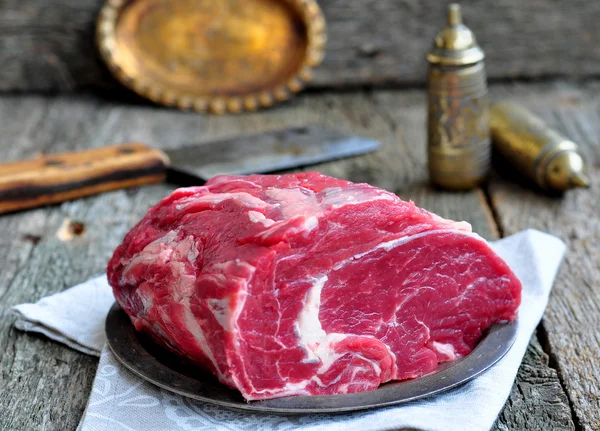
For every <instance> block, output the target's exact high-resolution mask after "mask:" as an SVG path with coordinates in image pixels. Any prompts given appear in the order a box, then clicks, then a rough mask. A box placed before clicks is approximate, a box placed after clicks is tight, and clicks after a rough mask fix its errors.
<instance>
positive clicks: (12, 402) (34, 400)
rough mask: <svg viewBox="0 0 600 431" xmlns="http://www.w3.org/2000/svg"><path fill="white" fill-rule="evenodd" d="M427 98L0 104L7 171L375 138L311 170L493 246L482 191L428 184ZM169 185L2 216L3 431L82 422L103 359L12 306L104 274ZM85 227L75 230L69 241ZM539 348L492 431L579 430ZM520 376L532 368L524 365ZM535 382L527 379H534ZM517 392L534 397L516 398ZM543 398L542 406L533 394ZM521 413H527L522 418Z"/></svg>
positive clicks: (8, 100) (28, 100)
mask: <svg viewBox="0 0 600 431" xmlns="http://www.w3.org/2000/svg"><path fill="white" fill-rule="evenodd" d="M424 119H425V97H424V93H423V92H422V91H407V92H397V91H394V92H390V91H382V92H376V93H362V92H359V93H347V94H323V95H304V96H302V97H300V98H298V99H296V100H295V101H294V102H292V103H289V104H286V105H282V106H281V107H280V108H278V109H274V110H271V111H268V112H264V113H252V114H247V115H243V116H225V117H209V118H207V117H201V116H198V115H196V114H192V113H178V112H175V111H170V110H165V109H158V108H153V107H131V106H125V105H117V104H113V103H109V102H103V101H98V100H96V99H92V98H90V97H84V96H77V97H58V98H46V97H40V96H28V97H18V96H10V97H9V96H5V97H0V129H1V130H2V131H3V133H4V134H6V135H5V136H6V139H7V141H8V142H16V143H17V145H12V146H9V147H2V148H0V154H1V155H2V157H3V160H5V161H11V160H18V159H21V158H24V157H33V156H34V155H35V154H37V153H38V152H42V153H44V154H53V153H59V152H65V151H73V150H75V149H83V148H84V147H87V148H98V147H100V146H102V145H104V144H105V143H106V142H120V141H130V140H131V141H142V142H145V143H148V144H149V145H151V146H156V147H163V148H167V147H171V148H173V147H177V146H180V145H185V144H190V143H193V142H197V141H199V140H212V139H216V138H222V137H227V136H231V135H234V134H242V133H243V134H248V133H253V132H259V131H264V130H274V129H281V128H283V127H292V126H299V125H304V124H307V123H321V124H324V125H326V126H330V127H333V128H336V129H340V130H342V131H345V132H356V133H360V134H363V135H366V136H371V137H373V138H376V139H379V140H380V141H381V142H382V144H383V150H382V151H380V152H378V153H374V154H370V155H366V156H363V157H358V158H354V159H347V160H342V161H338V162H333V163H327V164H323V165H320V166H316V167H314V168H312V169H314V170H320V171H322V172H323V173H326V174H330V175H335V176H339V177H342V178H347V179H350V180H353V181H368V182H370V183H372V184H374V185H377V186H380V187H384V188H387V189H389V190H392V191H395V192H397V193H398V194H399V195H401V196H402V197H404V198H411V199H413V200H414V201H415V202H416V203H417V204H419V205H422V206H424V207H426V208H429V209H430V210H432V211H435V212H437V213H438V214H440V215H442V216H445V217H451V218H454V219H458V220H462V219H466V220H468V221H470V222H471V223H472V224H473V226H474V228H475V230H477V231H478V232H479V233H481V234H482V235H483V236H484V237H486V238H490V239H493V238H496V237H497V234H498V233H497V229H496V227H495V225H494V221H493V217H492V216H491V213H490V212H489V209H488V208H486V206H485V202H486V201H485V196H484V195H483V194H482V193H481V192H480V191H473V192H465V193H448V192H440V191H436V190H433V189H431V188H430V186H429V185H428V184H427V174H426V161H425V154H426V152H425V146H424V141H425V128H424ZM173 187H174V186H169V185H155V186H148V187H144V188H140V189H131V190H128V191H116V192H110V193H106V194H103V195H100V196H97V197H91V198H86V199H82V200H79V201H74V202H69V203H64V204H62V205H60V206H53V207H49V208H45V209H36V210H33V211H28V212H25V213H23V214H18V215H5V216H2V217H0V259H2V261H3V262H5V265H4V266H3V269H2V271H0V351H2V352H3V355H2V356H1V357H0V411H2V412H8V413H7V414H2V415H0V429H2V430H22V429H27V430H38V429H48V430H54V429H56V430H68V429H74V428H75V426H76V424H77V423H78V421H79V418H80V417H81V414H82V412H83V409H84V408H85V403H86V400H87V396H88V393H89V390H90V385H91V382H92V379H93V375H94V372H95V367H96V359H94V358H90V357H87V356H85V355H82V354H80V353H77V352H75V351H72V350H70V349H68V348H66V347H64V346H62V345H59V344H57V343H54V342H51V341H49V340H46V339H44V338H42V337H37V336H34V335H29V334H25V333H21V332H18V331H16V330H14V329H13V328H12V322H13V320H14V318H13V317H12V316H10V315H9V314H8V313H7V310H8V308H9V307H10V306H12V305H14V304H17V303H21V302H27V301H36V300H38V299H39V298H40V297H42V296H45V295H47V294H50V293H53V292H58V291H61V290H63V289H65V288H67V287H69V286H71V285H73V284H76V283H78V282H81V281H84V280H86V279H87V278H88V277H90V276H91V275H93V274H97V273H99V272H101V271H103V269H104V266H105V264H106V262H107V260H108V258H109V257H110V254H111V252H112V250H113V248H114V247H115V246H116V245H117V244H118V243H119V242H120V240H121V238H122V237H123V235H124V234H125V233H126V231H127V230H128V229H129V228H130V227H131V226H132V225H133V224H134V223H135V222H136V221H137V220H138V219H139V218H140V217H141V216H142V214H143V213H144V212H145V211H146V210H147V208H148V207H149V206H150V205H152V204H154V203H155V202H156V201H158V200H159V199H160V198H161V197H162V196H164V195H166V194H167V193H168V192H169V191H170V190H171V189H172V188H173ZM74 222H77V223H82V224H83V225H84V226H85V230H84V233H83V234H81V235H71V236H69V239H70V240H61V239H60V238H64V236H62V235H60V238H59V236H57V232H58V231H61V226H64V225H65V224H67V225H68V224H69V223H74ZM76 231H79V232H81V229H73V232H76ZM543 357H544V356H543V353H542V352H540V350H539V346H538V345H537V344H535V339H534V344H533V345H532V347H530V349H529V350H528V353H527V358H529V359H527V361H528V362H526V366H528V367H529V368H528V369H527V370H526V371H525V372H524V373H523V367H522V373H521V374H520V375H519V378H518V380H517V386H515V390H514V391H513V392H514V394H513V396H512V397H511V401H510V402H509V404H508V405H507V407H506V408H505V410H504V413H503V414H502V416H501V417H500V418H499V420H498V422H497V424H496V426H495V429H497V430H519V429H522V424H523V421H524V420H527V421H528V422H527V423H528V424H529V423H534V424H539V425H538V428H537V429H544V428H543V427H546V428H545V429H565V430H571V429H573V423H572V422H570V412H569V407H568V405H567V404H565V403H564V399H565V395H564V392H563V391H562V388H561V387H560V384H559V381H558V379H557V377H556V374H555V372H554V371H553V370H552V368H550V367H549V366H548V364H547V363H546V362H545V361H544V360H543V359H540V358H543ZM524 366H525V365H524ZM532 375H533V376H534V377H531V376H532ZM522 390H527V391H528V392H526V393H527V395H526V396H525V395H523V396H521V392H520V391H522ZM538 392H539V393H540V395H539V396H538V395H537V393H538ZM523 412H526V415H525V413H523Z"/></svg>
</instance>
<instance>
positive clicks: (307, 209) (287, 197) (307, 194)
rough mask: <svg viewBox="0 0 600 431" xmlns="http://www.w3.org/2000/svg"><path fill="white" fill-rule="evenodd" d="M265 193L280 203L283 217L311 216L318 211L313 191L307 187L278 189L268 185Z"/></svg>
mask: <svg viewBox="0 0 600 431" xmlns="http://www.w3.org/2000/svg"><path fill="white" fill-rule="evenodd" d="M265 193H266V195H267V196H268V197H269V198H270V199H272V200H274V201H276V202H278V203H280V204H281V207H280V208H281V211H282V214H283V217H284V218H286V219H289V218H293V217H297V216H301V215H303V216H311V215H315V214H317V213H319V212H320V208H319V203H318V202H317V199H316V197H315V193H314V192H313V191H312V190H308V189H298V188H294V189H278V188H275V187H270V188H268V189H267V190H266V191H265Z"/></svg>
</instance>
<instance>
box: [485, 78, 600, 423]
mask: <svg viewBox="0 0 600 431" xmlns="http://www.w3.org/2000/svg"><path fill="white" fill-rule="evenodd" d="M504 90H505V91H502V92H499V93H498V94H497V97H502V98H503V99H511V100H514V101H516V102H519V103H522V104H523V105H524V106H527V107H529V108H530V109H532V110H533V111H534V112H536V113H537V114H538V115H540V116H541V117H542V118H544V119H545V120H546V121H547V122H548V123H549V124H551V125H552V126H554V127H556V128H557V129H558V130H560V131H562V132H563V133H564V134H566V135H567V136H569V137H570V138H571V139H572V140H574V141H575V142H577V143H578V144H579V145H580V146H581V149H582V152H583V153H584V154H585V156H586V158H587V160H588V166H589V168H590V172H589V173H590V177H591V179H592V183H593V184H592V187H591V189H589V190H574V191H570V192H568V193H566V194H565V196H564V197H562V198H556V197H554V198H553V197H548V196H543V195H540V194H537V193H534V192H533V191H530V190H528V189H526V188H523V187H521V186H519V185H516V184H513V183H510V182H508V181H505V180H502V179H501V178H497V179H496V180H495V181H493V183H492V184H491V185H490V193H491V198H492V202H493V205H494V206H495V208H496V211H497V213H498V215H499V217H500V220H501V223H502V228H503V230H504V232H505V233H507V234H510V233H513V232H517V231H519V230H521V229H524V228H528V227H533V228H538V229H541V230H544V231H547V232H551V233H553V234H555V235H557V236H559V237H560V238H562V239H563V240H564V241H565V242H566V243H567V245H568V253H567V256H566V261H565V263H564V264H563V266H562V268H561V271H560V273H559V275H558V279H557V282H556V284H555V287H554V290H553V293H552V297H551V299H550V303H549V306H548V309H547V311H546V314H545V317H544V320H543V328H544V332H545V337H547V340H546V344H547V346H546V347H547V351H549V353H550V359H551V361H552V362H553V363H555V366H556V367H557V369H558V373H559V376H560V378H561V382H562V384H563V386H564V387H565V388H566V390H567V395H568V396H569V400H570V402H571V404H572V406H573V409H574V413H575V417H576V425H577V426H578V427H579V429H583V430H598V429H600V415H598V412H600V396H599V394H600V363H599V362H598V358H600V330H599V328H600V290H599V289H598V286H599V285H600V270H599V267H598V262H599V260H600V223H599V219H598V214H600V141H599V137H600V96H599V90H600V85H599V84H598V83H597V82H592V83H588V84H586V85H584V86H581V87H579V86H571V85H566V84H565V85H544V86H534V87H530V86H526V85H516V86H514V87H507V88H505V89H504Z"/></svg>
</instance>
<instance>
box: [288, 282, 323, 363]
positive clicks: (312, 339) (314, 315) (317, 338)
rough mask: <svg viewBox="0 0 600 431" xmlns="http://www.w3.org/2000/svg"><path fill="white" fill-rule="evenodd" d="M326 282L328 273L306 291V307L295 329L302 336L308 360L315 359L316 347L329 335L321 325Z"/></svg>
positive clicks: (301, 339) (301, 340)
mask: <svg viewBox="0 0 600 431" xmlns="http://www.w3.org/2000/svg"><path fill="white" fill-rule="evenodd" d="M326 282H327V276H326V275H324V276H323V277H320V278H318V279H316V280H314V282H313V285H312V287H311V288H310V289H309V290H308V292H307V293H306V298H305V300H304V307H303V308H302V311H301V312H300V316H299V317H298V321H297V322H296V324H295V325H296V328H295V329H296V331H297V333H298V336H299V337H300V342H301V343H302V344H303V345H304V346H305V348H306V351H307V354H308V356H309V358H308V360H311V359H314V358H315V357H316V356H317V355H316V353H315V350H316V348H317V347H318V346H319V344H320V342H321V341H323V340H325V337H327V334H326V333H325V331H324V330H323V328H322V326H321V321H320V320H319V309H320V307H321V291H322V290H323V286H324V285H325V283H326Z"/></svg>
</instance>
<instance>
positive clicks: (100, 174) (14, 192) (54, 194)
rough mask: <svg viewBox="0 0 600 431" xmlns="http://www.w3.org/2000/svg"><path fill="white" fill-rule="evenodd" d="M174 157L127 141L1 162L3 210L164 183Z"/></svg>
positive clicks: (0, 184) (0, 211)
mask: <svg viewBox="0 0 600 431" xmlns="http://www.w3.org/2000/svg"><path fill="white" fill-rule="evenodd" d="M168 165H169V158H168V157H167V156H166V155H165V154H164V153H163V152H162V151H160V150H156V149H152V148H149V147H147V146H145V145H143V144H138V143H127V144H122V145H114V146H110V147H104V148H100V149H94V150H87V151H82V152H78V153H65V154H55V155H46V156H43V157H39V158H36V159H32V160H26V161H21V162H14V163H7V164H0V214H3V213H7V212H12V211H17V210H21V209H25V208H33V207H37V206H42V205H47V204H54V203H58V202H63V201H67V200H71V199H77V198H81V197H84V196H90V195H93V194H97V193H102V192H106V191H109V190H117V189H122V188H127V187H134V186H140V185H143V184H150V183H157V182H160V181H163V180H164V179H165V176H166V167H167V166H168Z"/></svg>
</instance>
